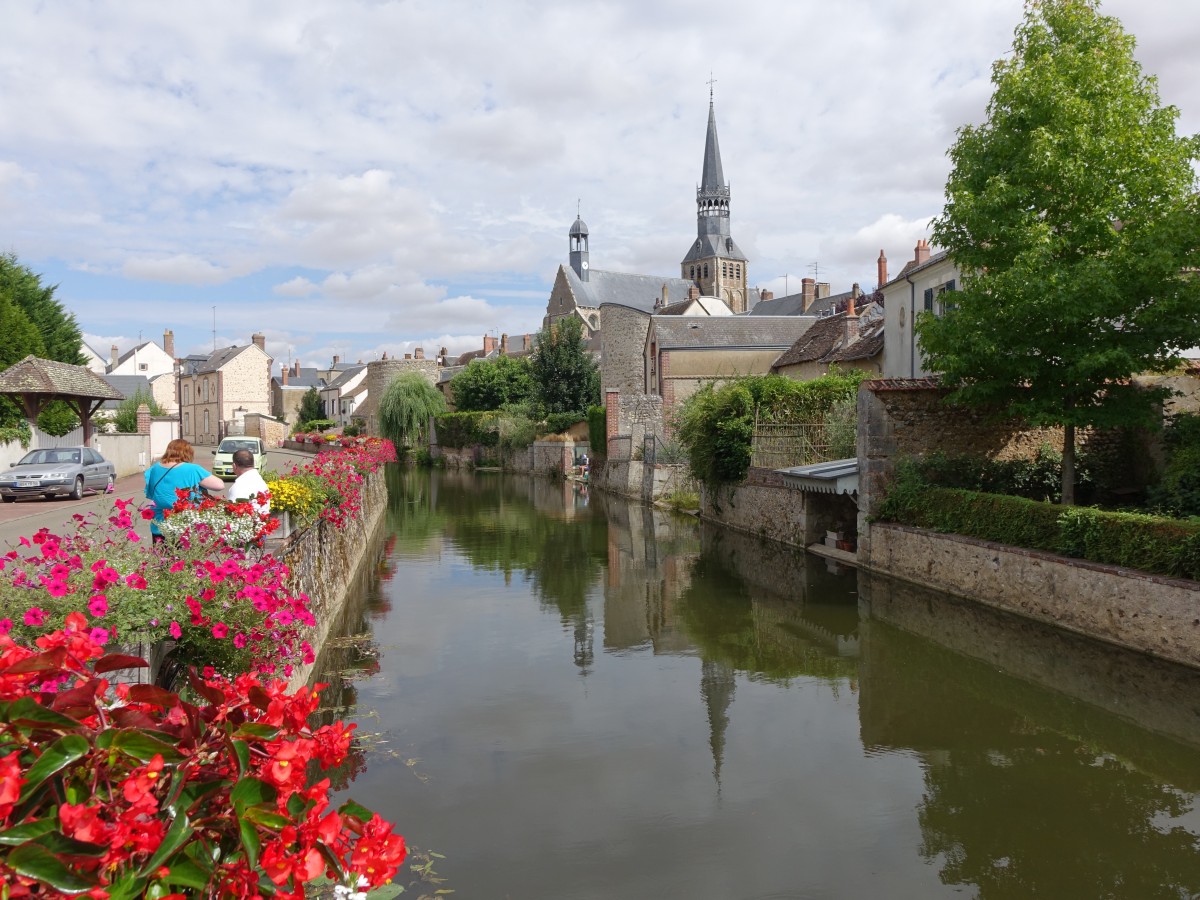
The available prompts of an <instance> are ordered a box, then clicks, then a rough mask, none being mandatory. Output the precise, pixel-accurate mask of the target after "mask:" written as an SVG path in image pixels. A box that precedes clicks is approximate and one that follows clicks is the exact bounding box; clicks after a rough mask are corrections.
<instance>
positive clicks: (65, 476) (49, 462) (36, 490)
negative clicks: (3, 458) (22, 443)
mask: <svg viewBox="0 0 1200 900" xmlns="http://www.w3.org/2000/svg"><path fill="white" fill-rule="evenodd" d="M116 480H117V470H116V467H115V466H114V465H113V464H112V463H110V462H109V461H108V460H106V459H105V458H104V457H103V456H101V455H100V454H99V453H97V452H96V451H95V450H93V449H91V448H90V447H47V448H43V449H41V450H30V451H29V452H28V453H26V454H25V455H24V456H23V457H21V459H20V461H18V462H15V463H13V464H12V466H11V467H10V468H9V470H8V471H7V472H0V497H3V498H4V502H5V503H11V502H12V501H14V500H16V499H17V498H18V497H59V496H63V495H67V496H69V497H70V498H71V499H72V500H78V499H79V498H80V497H82V496H83V492H84V491H85V490H86V489H88V488H91V489H92V490H96V491H110V490H112V486H113V485H114V484H115V483H116Z"/></svg>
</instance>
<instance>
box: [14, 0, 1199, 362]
mask: <svg viewBox="0 0 1200 900" xmlns="http://www.w3.org/2000/svg"><path fill="white" fill-rule="evenodd" d="M2 8H3V21H4V31H5V41H4V45H5V46H4V51H3V53H2V54H0V252H12V253H15V254H16V255H17V257H18V259H19V261H20V262H21V263H22V264H24V265H27V266H29V267H30V268H31V269H33V270H34V271H35V272H38V273H40V274H41V275H42V277H43V280H44V281H45V282H46V283H48V284H56V285H57V286H58V287H57V293H56V295H55V296H56V297H57V298H58V299H59V300H60V301H61V302H62V303H63V304H64V305H65V306H66V307H67V308H68V309H70V310H71V311H72V312H74V314H75V315H76V318H77V319H78V321H79V324H80V326H81V328H82V329H83V331H84V334H85V339H86V340H87V341H88V343H89V344H91V346H92V347H94V348H95V349H96V350H97V351H98V352H100V353H101V354H102V355H104V356H107V355H108V353H109V348H110V347H111V346H112V345H114V344H115V345H116V346H117V347H118V348H119V349H120V350H121V351H122V352H123V351H125V350H127V349H129V348H130V347H132V346H133V345H135V344H136V343H138V342H139V341H140V340H155V341H158V342H160V343H161V341H162V334H163V331H164V330H165V329H168V328H169V329H171V330H173V332H174V334H175V352H176V354H177V355H186V354H188V353H207V352H210V351H211V350H212V349H213V347H214V345H215V346H217V347H226V346H230V345H234V344H245V343H248V342H249V340H250V336H251V334H253V333H255V332H262V333H263V334H265V335H266V340H267V344H266V346H267V351H268V352H269V353H270V354H271V355H272V356H273V357H274V358H275V360H276V371H278V369H279V365H280V364H287V363H290V362H294V361H296V360H299V361H300V362H301V364H302V365H304V366H324V365H326V364H328V363H329V362H330V360H331V358H332V357H333V356H334V355H337V356H340V357H341V358H342V360H344V361H355V360H359V359H361V360H363V361H369V360H372V359H378V358H380V357H381V356H382V355H383V354H384V353H385V352H386V353H387V354H388V355H389V356H395V355H398V354H403V353H407V352H412V350H413V349H414V348H415V347H422V348H423V349H424V350H425V352H426V354H427V355H430V356H431V355H433V354H435V353H436V352H437V351H438V348H440V347H442V346H445V347H446V348H447V349H448V350H449V352H450V354H451V355H457V354H459V353H462V352H464V351H466V350H473V349H479V348H480V347H481V346H482V343H483V336H484V335H485V334H495V335H499V334H501V333H508V334H510V335H517V334H522V333H525V332H532V331H536V330H537V329H538V328H539V327H540V326H541V321H542V317H543V315H544V314H545V308H546V303H547V300H548V298H549V294H550V288H551V286H552V284H553V280H554V275H555V272H556V271H557V268H558V266H559V265H560V264H563V263H566V262H567V253H568V241H567V232H568V229H569V228H570V226H571V223H572V222H573V221H574V219H575V216H576V213H577V211H578V212H579V213H580V214H581V215H582V217H583V219H584V221H585V222H586V223H587V225H588V228H589V231H590V254H591V256H590V261H591V265H592V267H593V268H594V269H603V270H610V271H621V272H637V273H644V274H653V275H662V276H671V277H677V276H678V275H679V262H680V260H681V259H682V258H683V256H684V254H685V252H686V251H687V250H688V248H689V246H690V244H691V242H692V240H694V238H695V234H696V218H695V215H696V208H695V188H696V185H697V183H698V182H699V180H700V174H701V163H702V159H703V150H704V135H705V128H706V124H707V118H708V104H709V95H710V94H709V92H710V90H711V91H712V96H713V99H714V103H715V109H716V116H717V127H718V131H719V135H720V146H721V154H722V161H723V163H724V170H725V177H726V179H727V180H728V182H729V184H730V188H731V192H732V199H731V207H730V208H731V223H732V234H733V236H734V238H735V239H736V240H737V242H738V244H739V245H740V247H741V249H742V251H743V252H744V253H745V254H746V256H747V257H749V259H750V264H749V269H748V271H749V281H750V284H751V285H753V286H757V287H760V288H762V289H767V290H773V291H775V293H776V296H779V295H782V294H783V293H784V292H785V291H786V292H792V293H794V292H796V291H798V289H799V283H800V279H801V278H803V277H805V276H813V275H815V276H816V277H817V279H818V280H819V281H828V282H830V284H831V285H832V290H833V291H835V292H836V291H841V290H847V289H848V288H849V287H850V285H851V283H853V282H859V283H860V284H862V285H863V287H864V288H869V287H873V286H874V284H875V280H876V279H875V273H876V267H875V259H876V257H877V256H878V254H879V251H880V250H881V249H882V250H884V251H885V253H886V254H887V256H888V259H889V261H890V267H891V271H892V272H893V274H894V273H895V272H896V271H898V270H899V268H900V266H901V265H903V262H904V261H905V260H906V259H908V258H911V256H912V251H913V246H914V245H915V244H916V242H917V240H918V239H919V238H922V237H926V238H927V237H928V236H929V221H930V219H931V218H933V217H934V216H935V215H937V214H938V213H939V212H940V211H941V207H942V199H943V188H944V185H945V180H946V176H947V174H948V172H949V162H948V159H947V157H946V150H947V148H949V146H950V145H951V144H952V143H953V140H954V135H955V130H956V129H957V128H958V127H960V126H962V125H963V124H966V123H972V122H980V121H982V119H983V116H984V111H985V108H986V105H987V101H988V98H989V97H990V95H991V84H990V75H991V65H992V62H993V61H994V60H995V59H997V58H998V57H1001V56H1003V55H1004V54H1006V53H1007V52H1008V51H1009V50H1010V49H1011V46H1012V36H1013V29H1014V28H1015V27H1016V25H1017V24H1018V22H1019V20H1020V18H1021V13H1022V9H1023V6H1022V2H1021V0H970V2H963V0H922V2H917V0H839V2H828V0H815V2H814V0H786V2H785V0H773V2H767V0H740V2H738V3H731V2H723V3H718V2H714V0H609V2H605V0H596V2H589V3H548V2H534V0H529V2H513V0H490V2H486V3H485V2H468V0H399V2H388V0H256V2H254V3H246V2H244V0H206V2H204V3H183V2H162V0H151V2H145V0H120V2H116V0H92V2H83V0H56V2H54V3H27V2H21V0H6V2H4V3H3V7H2ZM1102 9H1103V11H1104V12H1105V13H1106V14H1108V15H1113V16H1116V17H1117V18H1119V19H1120V20H1121V21H1122V23H1123V24H1124V26H1125V28H1126V30H1127V31H1128V32H1130V33H1131V34H1133V35H1134V36H1135V37H1136V39H1137V42H1138V46H1137V57H1138V59H1139V61H1140V62H1141V64H1142V66H1143V68H1144V70H1145V71H1146V72H1147V73H1148V74H1153V75H1156V76H1157V77H1158V81H1159V91H1160V97H1161V100H1162V102H1163V103H1164V104H1172V105H1174V106H1176V107H1178V109H1179V112H1180V116H1179V120H1178V125H1177V128H1178V131H1179V133H1181V134H1194V133H1197V132H1200V53H1197V52H1196V47H1198V46H1200V3H1196V2H1193V0H1109V2H1106V3H1105V4H1104V5H1103V7H1102ZM710 81H711V84H710Z"/></svg>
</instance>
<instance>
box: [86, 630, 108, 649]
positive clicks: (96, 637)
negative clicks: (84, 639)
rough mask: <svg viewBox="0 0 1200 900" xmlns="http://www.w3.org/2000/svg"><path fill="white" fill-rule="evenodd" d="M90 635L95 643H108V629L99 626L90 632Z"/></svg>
mask: <svg viewBox="0 0 1200 900" xmlns="http://www.w3.org/2000/svg"><path fill="white" fill-rule="evenodd" d="M88 637H90V638H91V639H92V640H93V641H94V642H95V643H97V644H100V645H101V646H103V645H104V644H107V643H108V629H107V628H99V627H97V628H93V629H92V630H91V631H89V632H88Z"/></svg>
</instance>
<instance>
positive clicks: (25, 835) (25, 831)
mask: <svg viewBox="0 0 1200 900" xmlns="http://www.w3.org/2000/svg"><path fill="white" fill-rule="evenodd" d="M56 828H58V822H56V821H55V820H54V819H35V820H34V821H32V822H22V823H21V824H20V825H14V826H13V827H12V828H9V829H6V830H5V831H0V846H4V847H16V846H17V845H18V844H24V843H25V842H26V841H31V840H33V839H34V838H38V837H41V836H42V835H43V834H45V833H46V832H48V831H54V830H55V829H56Z"/></svg>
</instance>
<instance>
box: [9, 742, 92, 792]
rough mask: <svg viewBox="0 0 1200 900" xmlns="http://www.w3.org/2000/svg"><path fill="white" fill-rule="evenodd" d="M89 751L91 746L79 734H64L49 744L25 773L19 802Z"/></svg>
mask: <svg viewBox="0 0 1200 900" xmlns="http://www.w3.org/2000/svg"><path fill="white" fill-rule="evenodd" d="M91 749H92V745H91V744H89V743H88V740H87V738H85V737H84V736H83V735H81V734H64V735H63V736H62V737H60V738H59V739H58V740H57V741H55V742H54V743H52V744H50V746H48V747H47V748H46V749H45V750H43V751H42V755H41V756H39V757H38V759H37V762H35V763H34V764H33V765H32V766H30V767H29V771H28V772H26V773H25V777H26V782H25V784H24V785H22V786H21V800H28V799H29V796H30V795H31V794H32V793H33V792H34V791H35V790H37V789H38V787H39V786H41V783H42V782H43V781H45V780H46V779H47V778H49V777H50V776H51V775H54V774H56V773H58V772H61V771H62V770H63V769H65V768H66V767H67V766H69V765H70V764H71V763H73V762H75V760H77V759H80V758H82V757H83V756H86V755H87V753H88V751H90V750H91Z"/></svg>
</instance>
